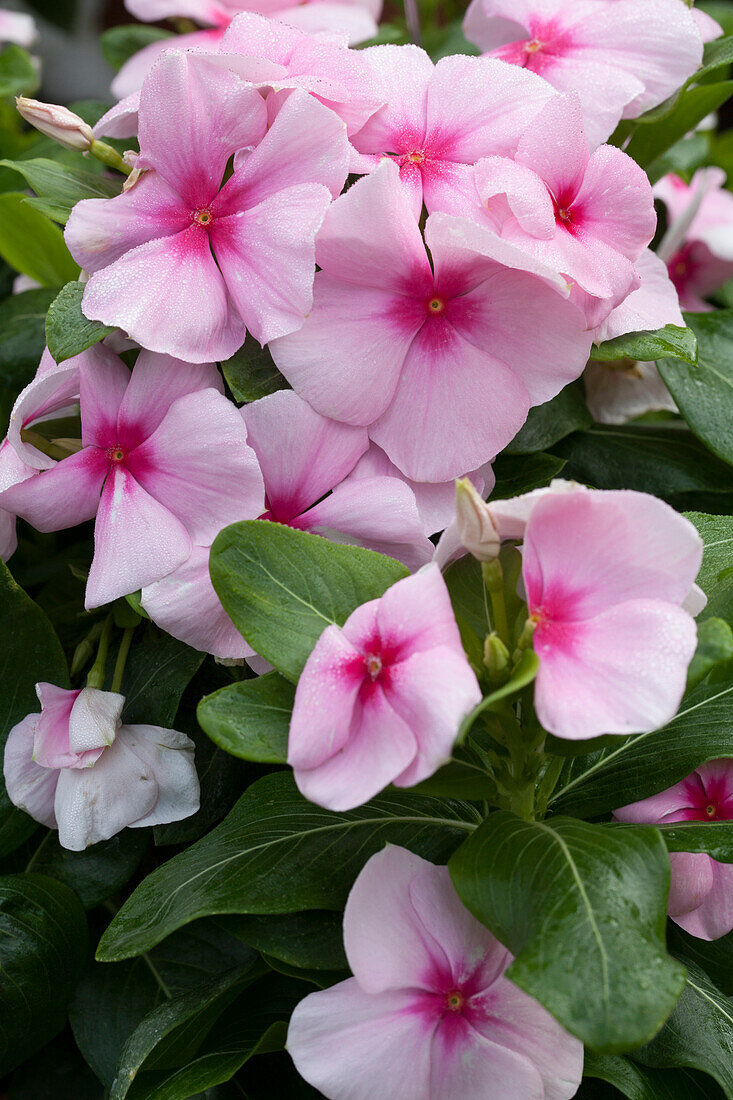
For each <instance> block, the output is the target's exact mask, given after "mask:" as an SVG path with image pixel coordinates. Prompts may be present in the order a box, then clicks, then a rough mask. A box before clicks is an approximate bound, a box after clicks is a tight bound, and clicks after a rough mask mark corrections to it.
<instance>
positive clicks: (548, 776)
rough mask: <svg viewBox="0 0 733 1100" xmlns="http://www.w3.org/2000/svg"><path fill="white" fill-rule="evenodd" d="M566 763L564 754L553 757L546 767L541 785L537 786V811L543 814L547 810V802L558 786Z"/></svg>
mask: <svg viewBox="0 0 733 1100" xmlns="http://www.w3.org/2000/svg"><path fill="white" fill-rule="evenodd" d="M564 763H565V760H564V759H563V757H562V756H555V757H553V759H552V760H550V763H549V764H548V765H547V768H546V769H545V774H544V775H543V776H542V779H541V780H540V785H539V787H538V788H537V812H538V813H539V814H542V815H543V816H544V814H545V813H546V811H547V803H548V802H549V801H550V795H551V794H552V792H553V791H554V790H555V787H556V786H557V781H558V779H559V778H560V773H561V772H562V769H563V764H564Z"/></svg>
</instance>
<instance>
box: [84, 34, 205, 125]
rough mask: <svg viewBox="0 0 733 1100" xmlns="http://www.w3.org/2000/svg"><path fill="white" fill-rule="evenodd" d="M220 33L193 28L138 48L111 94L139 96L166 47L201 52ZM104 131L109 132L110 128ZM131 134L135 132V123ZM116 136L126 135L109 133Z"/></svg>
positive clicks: (126, 63)
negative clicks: (194, 29) (193, 29)
mask: <svg viewBox="0 0 733 1100" xmlns="http://www.w3.org/2000/svg"><path fill="white" fill-rule="evenodd" d="M223 34H224V31H223V30H222V29H221V28H219V27H217V28H216V29H215V30H208V29H207V30H202V31H192V32H191V33H190V34H178V35H172V36H171V37H170V38H163V39H160V40H159V41H156V42H151V43H150V44H149V45H148V46H143V48H142V49H141V50H138V51H137V53H134V54H133V55H132V57H131V58H129V59H128V60H127V61H126V62H125V64H124V65H123V66H122V68H121V69H120V71H119V72H118V73H117V75H116V77H115V78H114V80H113V81H112V83H111V84H110V91H111V92H112V95H114V96H117V98H118V99H125V98H126V97H128V96H132V95H138V96H139V93H140V89H141V88H142V86H143V84H144V83H145V77H146V76H147V75H148V73H149V72H150V70H151V69H152V67H153V65H154V64H155V62H156V61H157V60H158V58H159V57H161V56H162V55H163V54H164V53H165V51H166V50H171V49H173V50H200V51H202V52H208V51H212V50H216V49H217V47H218V45H219V43H220V42H221V39H222V36H223ZM113 110H114V108H113ZM100 121H101V120H100ZM136 122H137V114H136ZM107 132H108V133H109V131H107ZM95 133H96V127H95ZM133 133H137V125H136V126H135V130H134V131H133ZM117 136H120V137H127V136H128V135H127V134H120V135H117V134H110V137H117Z"/></svg>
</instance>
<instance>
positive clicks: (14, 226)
mask: <svg viewBox="0 0 733 1100" xmlns="http://www.w3.org/2000/svg"><path fill="white" fill-rule="evenodd" d="M25 200H26V195H24V194H23V192H22V191H5V192H4V193H3V194H0V256H2V258H3V259H4V260H5V262H6V263H9V264H10V266H11V267H13V268H15V270H16V271H20V272H21V273H22V274H23V275H29V276H30V278H31V279H35V280H36V282H37V283H40V284H41V286H48V287H57V286H63V284H64V283H65V282H67V281H68V280H69V279H77V278H78V276H79V267H78V265H77V264H75V263H74V261H73V260H72V258H71V255H70V253H69V250H68V248H67V247H66V243H65V241H64V235H63V233H62V232H61V230H60V229H59V227H58V226H57V225H54V224H53V223H52V222H50V221H49V220H48V218H45V217H44V216H43V214H40V213H39V212H38V211H37V210H34V209H33V208H32V207H30V206H28V204H27V203H26V201H25Z"/></svg>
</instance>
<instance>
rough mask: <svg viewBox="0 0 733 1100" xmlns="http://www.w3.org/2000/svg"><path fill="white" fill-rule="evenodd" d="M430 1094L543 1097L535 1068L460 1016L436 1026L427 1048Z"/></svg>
mask: <svg viewBox="0 0 733 1100" xmlns="http://www.w3.org/2000/svg"><path fill="white" fill-rule="evenodd" d="M430 1084H431V1089H432V1095H433V1096H436V1097H437V1096H440V1097H443V1096H445V1097H454V1096H455V1097H458V1096H460V1097H461V1100H486V1097H487V1096H490V1097H491V1100H519V1097H521V1100H545V1088H544V1083H543V1081H542V1077H541V1076H540V1073H539V1070H537V1069H536V1068H535V1066H534V1065H533V1063H532V1062H530V1060H529V1059H528V1058H526V1057H524V1056H523V1055H521V1054H515V1052H514V1051H513V1050H509V1049H508V1048H507V1047H504V1046H500V1045H499V1044H497V1043H493V1042H490V1041H489V1040H488V1039H485V1038H484V1037H483V1035H481V1034H480V1033H479V1032H478V1031H476V1030H475V1028H473V1027H471V1025H470V1024H469V1023H468V1022H467V1021H466V1019H465V1018H464V1017H463V1016H460V1017H459V1018H458V1019H457V1020H454V1019H452V1018H451V1017H450V1016H449V1017H448V1018H447V1019H446V1018H444V1020H443V1021H442V1024H441V1026H439V1027H438V1029H437V1031H436V1033H435V1038H434V1039H433V1043H432V1047H431V1072H430Z"/></svg>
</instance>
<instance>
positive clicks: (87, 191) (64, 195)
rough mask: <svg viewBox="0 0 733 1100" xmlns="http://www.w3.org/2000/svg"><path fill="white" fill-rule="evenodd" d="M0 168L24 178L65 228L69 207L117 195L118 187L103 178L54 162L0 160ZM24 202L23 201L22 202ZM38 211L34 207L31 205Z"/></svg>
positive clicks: (40, 159) (107, 178)
mask: <svg viewBox="0 0 733 1100" xmlns="http://www.w3.org/2000/svg"><path fill="white" fill-rule="evenodd" d="M0 167H5V168H12V169H13V171H15V172H18V173H19V174H20V175H21V176H23V177H24V179H25V180H26V182H27V183H28V185H29V186H30V187H32V188H33V190H34V191H35V192H36V194H37V195H38V196H39V197H40V198H41V199H45V200H46V201H47V203H49V204H51V205H52V207H53V209H54V210H55V211H56V213H55V214H54V217H55V218H56V219H57V220H58V221H60V222H61V224H62V225H65V224H66V220H67V218H68V216H69V214H70V213H71V210H72V207H74V206H75V205H76V203H77V202H80V201H81V200H82V199H111V198H113V197H114V196H115V195H119V193H120V191H121V185H120V184H118V183H117V181H116V180H113V179H110V178H109V177H107V176H100V175H97V174H96V173H94V172H85V171H83V170H82V169H79V168H70V167H69V166H68V165H67V164H60V163H59V162H58V161H55V160H47V159H46V158H43V157H40V158H38V159H36V160H0ZM26 201H27V200H26ZM35 207H36V209H38V206H37V204H35Z"/></svg>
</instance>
